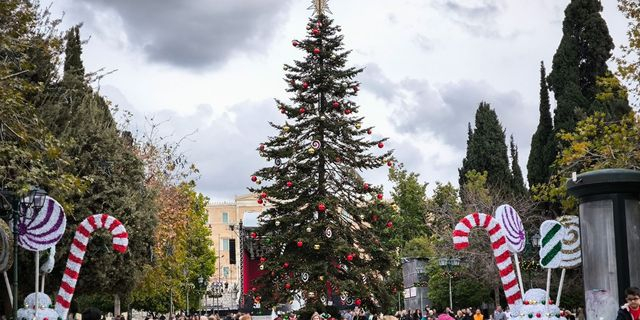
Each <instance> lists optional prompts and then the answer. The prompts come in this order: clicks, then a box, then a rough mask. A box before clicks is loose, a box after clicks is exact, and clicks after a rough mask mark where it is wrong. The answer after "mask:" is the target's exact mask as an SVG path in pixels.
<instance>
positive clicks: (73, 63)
mask: <svg viewBox="0 0 640 320" xmlns="http://www.w3.org/2000/svg"><path fill="white" fill-rule="evenodd" d="M66 39H67V47H66V50H65V52H66V56H65V62H64V65H65V73H64V76H63V80H62V81H61V82H60V83H59V84H57V86H56V92H57V93H58V96H57V97H56V98H57V99H56V100H55V101H53V103H52V104H51V105H50V106H48V110H46V112H45V113H44V114H45V123H47V125H48V126H49V128H50V130H51V131H52V132H53V133H54V134H55V135H56V136H57V137H58V138H59V139H60V140H61V141H63V142H64V143H65V148H64V152H65V153H66V154H68V155H69V156H70V157H71V158H72V159H73V161H72V162H70V163H69V164H68V168H67V169H68V170H69V171H70V172H73V173H74V174H76V175H78V176H81V177H84V178H85V179H87V180H88V181H90V182H91V183H90V184H88V186H87V188H86V190H82V191H77V192H76V193H74V194H73V195H72V196H71V199H70V202H71V203H72V204H73V207H72V208H71V209H72V210H69V212H67V221H68V227H67V231H66V233H65V236H64V237H63V239H62V240H61V241H60V243H59V245H58V254H59V255H58V257H59V261H58V263H57V264H56V268H55V269H54V272H55V274H57V275H58V276H54V277H52V279H56V280H54V281H50V282H48V283H47V284H48V285H49V286H50V290H54V288H55V287H56V286H57V285H58V284H59V282H57V281H58V280H59V279H61V278H62V273H63V272H64V268H65V264H64V262H65V260H64V259H65V258H66V256H67V252H68V249H69V245H70V243H71V240H72V238H73V232H74V231H75V229H76V228H75V226H76V225H77V224H78V223H80V222H81V221H82V220H83V219H84V218H86V217H87V216H88V215H90V214H94V213H109V214H111V215H113V216H114V217H116V218H118V219H120V221H122V223H123V224H124V225H125V227H126V228H127V230H128V231H129V241H130V245H129V248H128V252H129V253H128V254H126V255H118V254H116V253H114V252H111V250H105V249H104V248H107V246H106V244H108V243H109V241H110V239H109V237H108V236H106V235H104V234H96V235H94V236H93V238H92V240H91V242H90V243H89V246H88V249H87V250H88V252H87V255H86V256H85V263H84V264H85V267H84V268H83V269H82V278H81V279H80V281H79V282H78V287H77V292H78V293H80V294H81V295H85V296H86V295H90V294H104V295H107V296H108V297H109V298H111V297H112V296H111V295H113V294H118V295H120V296H127V295H128V294H129V293H130V292H131V291H132V290H133V287H134V286H135V285H136V282H137V281H138V279H140V278H141V276H142V271H143V267H144V266H145V265H147V264H149V263H150V252H149V249H150V248H151V247H152V244H153V230H154V227H155V216H154V202H153V194H152V193H151V192H148V190H147V189H146V188H145V179H144V178H145V171H144V166H143V163H142V162H141V161H140V159H138V157H137V156H136V154H135V153H134V152H133V146H132V145H130V141H129V142H127V140H126V139H124V138H123V137H122V134H121V132H119V131H118V129H117V127H116V122H115V120H114V119H113V117H112V115H111V112H110V110H109V103H108V101H106V100H105V99H104V98H103V97H102V96H100V94H99V93H97V92H94V91H93V90H92V89H91V87H90V86H89V84H88V83H87V81H86V80H85V75H84V66H83V65H82V60H81V59H80V56H81V43H80V42H79V39H80V35H79V29H78V27H74V28H72V29H71V30H70V31H69V32H68V33H67V37H66ZM80 71H82V73H81V72H80Z"/></svg>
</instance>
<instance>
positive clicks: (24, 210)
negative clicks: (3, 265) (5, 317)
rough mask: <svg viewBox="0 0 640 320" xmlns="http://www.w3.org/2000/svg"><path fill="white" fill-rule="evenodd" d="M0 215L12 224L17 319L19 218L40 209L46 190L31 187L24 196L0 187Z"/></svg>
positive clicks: (15, 315) (14, 310) (14, 314)
mask: <svg viewBox="0 0 640 320" xmlns="http://www.w3.org/2000/svg"><path fill="white" fill-rule="evenodd" d="M0 196H1V199H0V201H1V202H2V203H1V205H0V217H2V218H3V219H5V220H11V222H12V225H13V319H14V320H15V319H18V304H19V302H18V269H19V267H18V236H19V234H20V223H19V221H18V220H19V218H21V217H24V218H27V219H31V218H33V216H34V215H35V214H36V213H37V212H39V211H40V209H42V207H43V206H44V202H45V200H46V197H47V192H46V191H44V190H42V189H40V188H32V189H31V191H29V193H28V194H27V196H26V197H21V196H20V195H18V194H17V193H15V192H13V191H9V190H6V189H4V188H3V189H0Z"/></svg>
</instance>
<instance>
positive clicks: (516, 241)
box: [495, 204, 526, 253]
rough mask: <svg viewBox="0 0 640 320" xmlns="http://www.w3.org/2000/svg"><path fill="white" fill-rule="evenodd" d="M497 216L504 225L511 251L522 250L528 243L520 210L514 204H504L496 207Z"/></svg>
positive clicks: (503, 228)
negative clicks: (519, 213)
mask: <svg viewBox="0 0 640 320" xmlns="http://www.w3.org/2000/svg"><path fill="white" fill-rule="evenodd" d="M495 217H496V219H498V222H499V223H500V225H501V226H502V230H503V231H504V236H505V238H507V247H509V251H511V252H513V253H518V252H522V250H524V246H525V243H526V242H525V241H526V236H525V232H524V225H522V220H521V219H520V216H519V215H518V212H516V210H515V209H514V208H513V207H512V206H510V205H508V204H503V205H501V206H499V207H498V209H496V212H495Z"/></svg>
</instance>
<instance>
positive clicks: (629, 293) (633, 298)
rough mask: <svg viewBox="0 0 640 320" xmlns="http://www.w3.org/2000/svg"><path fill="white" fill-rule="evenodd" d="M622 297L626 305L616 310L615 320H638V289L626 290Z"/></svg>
mask: <svg viewBox="0 0 640 320" xmlns="http://www.w3.org/2000/svg"><path fill="white" fill-rule="evenodd" d="M624 295H625V296H626V298H625V300H626V301H627V303H625V304H624V305H623V306H622V307H621V308H620V310H618V317H617V318H616V320H638V319H639V318H640V289H638V288H636V287H630V288H627V289H626V290H624Z"/></svg>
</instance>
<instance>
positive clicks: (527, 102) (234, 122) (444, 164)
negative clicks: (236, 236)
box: [43, 0, 626, 201]
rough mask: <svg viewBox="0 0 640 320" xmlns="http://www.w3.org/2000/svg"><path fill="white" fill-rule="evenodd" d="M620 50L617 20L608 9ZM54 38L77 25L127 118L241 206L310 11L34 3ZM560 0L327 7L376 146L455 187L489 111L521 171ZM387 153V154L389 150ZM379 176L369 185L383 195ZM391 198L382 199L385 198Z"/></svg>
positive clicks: (621, 26) (278, 0)
mask: <svg viewBox="0 0 640 320" xmlns="http://www.w3.org/2000/svg"><path fill="white" fill-rule="evenodd" d="M604 2H605V3H604V12H603V16H604V18H605V20H606V21H607V23H608V25H609V30H610V33H611V35H612V37H613V39H614V41H615V43H616V45H619V44H621V43H622V42H623V41H624V40H625V35H624V32H625V29H626V21H625V20H624V17H622V15H621V14H620V13H619V12H618V11H617V9H616V7H615V3H616V1H613V0H607V1H604ZM49 3H51V5H52V7H51V8H52V12H53V14H54V15H55V16H63V24H62V27H63V28H66V27H69V26H72V25H75V24H78V23H83V28H82V31H81V35H82V37H83V38H84V39H87V40H88V41H87V44H86V45H85V47H84V55H83V60H84V63H85V68H86V69H87V70H90V71H97V70H100V69H104V70H105V72H107V71H115V72H113V73H111V74H109V75H108V76H106V77H105V78H103V79H102V80H101V81H100V82H99V83H98V84H96V86H99V90H100V91H101V92H102V93H103V94H105V95H106V96H108V97H109V98H110V99H111V100H112V101H113V102H114V103H116V104H118V105H119V106H120V107H121V108H123V109H126V110H128V111H130V112H131V113H132V114H133V115H134V119H133V120H134V121H133V122H132V129H133V130H138V131H144V130H145V121H144V119H145V117H147V118H154V119H155V121H156V122H162V125H161V128H162V130H163V135H166V136H168V137H170V138H171V139H175V140H178V139H180V138H182V137H185V136H188V137H187V139H186V140H185V141H183V143H182V151H183V152H184V153H185V154H186V155H187V156H188V157H189V159H190V160H191V161H193V162H195V163H196V165H197V166H198V167H199V169H200V170H201V179H200V181H199V183H198V185H199V186H198V188H199V191H200V192H202V193H204V194H206V195H208V196H209V197H210V198H211V199H212V200H214V201H218V200H231V199H233V196H234V195H239V194H244V193H246V192H247V191H246V187H247V186H248V185H249V184H250V180H249V176H250V175H251V173H252V172H254V171H255V170H256V169H258V168H260V167H262V166H264V165H266V162H264V160H263V159H261V158H260V157H259V156H258V154H257V152H256V147H257V146H258V144H259V143H260V142H262V141H265V140H266V139H267V137H268V136H269V135H271V134H273V133H274V131H272V129H271V128H270V127H269V126H268V124H267V122H268V121H275V122H278V123H281V122H283V121H284V117H283V116H282V115H281V114H280V113H279V112H278V110H277V109H276V107H275V105H274V103H273V99H274V98H280V99H286V98H288V96H287V94H286V93H285V91H284V89H285V83H284V82H283V81H282V78H283V75H284V74H283V71H282V65H283V64H284V63H291V62H292V61H293V59H299V58H302V56H301V52H300V51H299V50H296V49H294V48H293V47H292V46H291V40H292V39H295V38H302V37H304V35H305V31H306V30H305V25H306V22H307V19H308V18H309V16H310V15H311V14H312V11H310V10H307V8H308V7H309V5H310V3H311V1H308V0H189V1H185V0H163V1H158V0H43V4H45V5H46V4H49ZM568 3H569V0H535V1H531V0H331V1H329V6H330V9H331V11H332V12H333V14H332V17H333V18H334V19H335V21H336V23H337V24H340V25H342V27H343V33H344V35H345V46H346V47H347V48H349V49H353V53H352V55H351V57H350V61H351V64H352V65H355V66H363V67H365V71H364V72H363V73H362V74H361V75H360V78H359V80H360V81H361V82H362V86H361V89H362V90H361V91H360V94H359V96H358V97H357V101H358V103H359V104H360V105H361V106H362V108H361V112H362V113H363V115H364V116H365V117H366V119H365V125H373V126H375V129H374V132H375V134H376V135H377V136H379V137H380V136H386V137H389V138H390V140H389V141H388V142H387V143H386V144H385V145H386V146H388V147H390V148H392V149H395V155H396V157H397V159H398V160H400V161H401V162H403V163H405V166H406V168H407V169H408V170H410V171H414V172H417V173H420V175H421V178H422V180H423V181H425V182H429V183H431V185H434V182H435V181H451V182H454V183H455V182H457V180H458V171H457V168H458V167H459V166H460V165H461V162H462V158H463V157H464V153H465V145H466V136H467V123H468V122H469V121H472V120H473V117H474V112H475V109H476V108H477V106H478V103H479V102H480V101H487V102H489V103H491V105H492V107H493V108H494V109H495V110H496V112H497V113H498V116H499V118H500V120H501V122H502V125H503V126H504V127H505V129H506V132H507V135H510V134H513V135H514V137H515V140H516V142H517V144H518V146H519V148H520V166H521V167H522V168H523V169H524V170H526V161H527V157H528V154H529V144H530V141H531V135H532V134H533V132H534V131H535V127H536V125H537V121H538V90H539V65H540V61H541V60H544V61H545V64H546V65H547V66H548V68H550V66H551V59H552V57H553V53H554V52H555V49H556V47H557V46H558V43H559V41H560V38H561V36H562V31H561V27H562V25H561V24H562V20H563V18H564V13H563V11H564V8H565V7H566V5H567V4H568ZM385 148H386V147H385ZM386 171H387V170H386V167H385V168H381V169H378V170H376V171H372V172H367V173H366V174H365V176H366V177H367V179H368V181H371V182H372V183H377V184H385V185H386V183H385V180H386V173H387V172H386ZM386 189H389V187H388V186H387V188H386Z"/></svg>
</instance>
